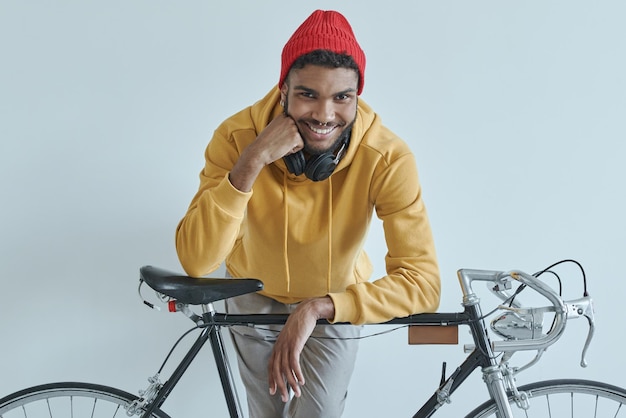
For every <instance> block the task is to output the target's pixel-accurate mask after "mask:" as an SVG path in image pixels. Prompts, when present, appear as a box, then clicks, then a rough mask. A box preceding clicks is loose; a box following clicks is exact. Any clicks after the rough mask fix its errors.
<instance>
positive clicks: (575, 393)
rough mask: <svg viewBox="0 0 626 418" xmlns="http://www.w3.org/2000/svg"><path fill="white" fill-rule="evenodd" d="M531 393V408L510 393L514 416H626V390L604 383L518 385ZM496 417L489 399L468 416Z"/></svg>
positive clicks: (564, 381)
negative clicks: (517, 401) (522, 407)
mask: <svg viewBox="0 0 626 418" xmlns="http://www.w3.org/2000/svg"><path fill="white" fill-rule="evenodd" d="M518 391H519V392H525V393H526V394H527V395H528V402H529V406H530V407H529V409H527V410H524V409H521V408H519V407H518V406H517V405H516V403H515V400H514V399H513V395H512V394H511V393H509V404H510V405H511V409H512V410H513V414H514V416H515V417H518V416H520V417H527V418H534V417H548V418H550V417H554V418H566V417H586V418H601V417H611V418H617V417H626V405H625V404H626V390H625V389H623V388H620V387H617V386H613V385H610V384H607V383H603V382H596V381H591V380H581V379H557V380H545V381H541V382H535V383H530V384H527V385H524V386H520V387H519V388H518ZM487 417H496V405H495V402H494V401H493V400H489V401H487V402H485V403H483V404H482V405H480V406H478V407H477V408H476V409H474V410H473V411H472V412H470V413H469V415H467V416H466V418H487Z"/></svg>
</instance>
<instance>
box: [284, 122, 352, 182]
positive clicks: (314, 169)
mask: <svg viewBox="0 0 626 418" xmlns="http://www.w3.org/2000/svg"><path fill="white" fill-rule="evenodd" d="M348 142H350V133H349V132H348V133H347V135H345V138H344V139H343V140H342V141H341V145H340V146H339V151H337V155H335V150H333V151H332V152H330V151H326V152H323V153H321V154H318V155H311V156H310V157H309V159H308V160H307V159H306V158H304V152H302V150H300V151H298V152H296V153H293V154H289V155H285V156H284V157H283V160H284V161H285V165H286V166H287V170H289V172H290V173H292V174H295V175H296V176H299V175H300V174H302V173H304V174H305V175H306V176H307V178H309V179H310V180H313V181H321V180H326V179H327V178H328V177H330V175H331V174H332V173H333V171H335V167H337V164H339V161H340V160H341V157H343V154H344V152H345V150H346V148H347V146H348Z"/></svg>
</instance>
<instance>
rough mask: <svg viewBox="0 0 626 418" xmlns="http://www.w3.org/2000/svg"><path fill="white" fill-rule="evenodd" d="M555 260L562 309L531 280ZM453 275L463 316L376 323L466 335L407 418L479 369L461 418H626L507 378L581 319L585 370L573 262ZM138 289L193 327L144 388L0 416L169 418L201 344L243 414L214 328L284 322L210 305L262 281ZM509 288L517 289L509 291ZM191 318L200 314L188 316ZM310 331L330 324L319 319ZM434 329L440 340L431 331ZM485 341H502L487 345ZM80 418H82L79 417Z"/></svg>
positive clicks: (597, 399)
mask: <svg viewBox="0 0 626 418" xmlns="http://www.w3.org/2000/svg"><path fill="white" fill-rule="evenodd" d="M564 262H573V263H575V264H576V265H577V266H578V267H580V271H581V272H582V278H583V283H584V291H583V297H582V298H579V299H575V300H570V301H565V300H563V299H562V297H561V291H559V292H556V291H555V290H553V289H552V288H551V287H550V286H548V285H547V284H546V283H545V282H543V281H542V280H540V279H539V277H540V276H542V275H543V274H546V273H552V274H553V275H554V276H556V277H557V279H558V280H559V285H560V286H559V287H561V281H560V278H559V277H558V275H557V274H556V273H555V272H554V271H553V270H552V269H553V268H554V267H555V266H557V265H559V264H562V263H564ZM457 275H458V278H459V283H460V286H461V290H462V293H463V302H462V304H463V306H464V310H463V312H454V313H444V312H437V313H424V314H417V315H411V316H408V317H405V318H396V319H393V320H391V321H388V322H385V323H384V324H395V325H399V326H408V327H409V335H414V336H417V338H422V337H423V335H427V336H430V337H429V338H430V339H428V340H427V341H425V342H426V343H438V342H444V343H449V342H450V336H451V335H454V332H455V331H456V328H457V327H458V326H459V325H463V326H468V327H469V328H470V331H471V334H472V337H473V340H474V344H473V346H469V347H466V351H467V352H469V355H468V356H467V358H466V359H465V360H464V361H463V362H462V364H461V365H459V366H458V367H457V368H456V369H455V371H454V372H453V373H452V374H451V375H450V376H448V377H446V367H445V365H446V363H445V362H444V367H443V371H442V376H441V383H440V386H439V387H438V389H437V390H436V391H435V392H434V393H433V395H432V396H431V397H430V398H429V399H428V400H427V401H426V402H425V403H424V405H423V406H422V407H421V408H420V409H419V410H418V411H417V412H416V413H415V415H414V418H426V417H431V416H432V415H433V414H434V413H435V412H436V411H438V410H439V409H440V408H441V407H442V406H444V405H445V404H446V403H449V402H450V397H451V395H452V394H453V393H454V392H455V390H456V389H457V388H458V387H459V386H461V385H462V384H463V382H464V381H465V379H466V378H467V377H469V375H470V374H471V373H472V372H473V371H474V370H476V369H478V368H480V369H481V370H482V374H483V380H484V382H485V385H486V387H487V390H488V393H489V395H490V399H488V400H487V401H485V402H484V403H482V404H480V405H479V406H477V407H476V408H474V409H473V410H471V412H469V413H468V414H467V417H472V418H485V417H499V418H512V417H515V416H519V415H516V414H515V413H520V414H523V416H525V417H535V418H536V417H540V416H541V417H544V416H549V417H559V418H562V417H565V416H574V411H575V412H576V413H577V414H581V415H580V416H586V417H590V416H593V417H609V416H610V417H619V416H626V406H623V405H624V403H625V402H626V390H625V389H623V388H620V387H617V386H614V385H610V384H606V383H602V382H598V381H590V380H581V379H559V380H546V381H540V382H535V383H530V384H526V385H522V386H518V385H517V382H516V375H517V374H518V373H520V372H521V371H523V370H526V369H528V368H529V367H532V366H534V365H535V364H536V363H537V362H538V361H539V360H540V359H541V356H542V354H543V353H544V352H545V350H546V349H547V348H548V347H549V346H551V345H553V344H554V343H555V342H556V341H557V340H558V339H559V338H560V337H561V336H562V334H563V332H564V330H565V325H566V322H567V320H569V319H575V318H581V317H585V318H586V319H587V321H588V324H589V332H588V334H587V338H586V341H585V343H584V346H583V350H582V355H581V366H583V367H586V365H587V364H586V360H585V356H586V352H587V349H588V348H589V345H590V342H591V339H592V337H593V334H594V330H595V320H594V313H593V302H592V299H591V297H590V296H589V295H588V293H587V280H586V277H585V272H584V270H583V268H582V266H581V265H580V264H579V263H578V262H576V261H574V260H563V261H561V262H559V263H555V264H553V265H552V266H550V267H548V268H546V269H544V270H542V271H540V272H538V273H535V274H532V275H530V274H527V273H524V272H522V271H516V270H513V271H508V272H502V271H491V270H471V269H461V270H459V271H458V272H457ZM474 282H486V283H487V284H488V285H489V286H490V287H489V290H490V291H491V292H492V293H493V294H494V295H496V296H497V297H498V298H499V299H500V300H501V301H502V303H500V304H499V305H498V306H497V307H496V308H495V309H493V310H492V311H490V312H489V313H487V314H483V313H482V311H481V304H480V299H479V298H478V296H477V295H476V293H475V292H474V290H473V288H472V284H473V283H474ZM144 283H145V284H147V285H148V286H149V287H150V288H152V289H153V290H154V291H156V293H157V295H158V296H159V298H160V299H161V300H162V301H163V302H164V303H167V305H168V308H169V310H170V311H175V312H181V313H183V314H184V315H186V316H187V317H188V318H189V319H191V320H192V321H193V322H194V324H195V325H194V327H193V328H192V329H191V330H189V331H187V332H185V333H184V334H183V336H182V337H180V338H179V340H178V341H177V342H176V343H175V344H174V347H173V348H172V349H171V351H170V352H169V353H168V355H167V356H166V358H165V361H164V362H163V365H162V366H161V368H160V369H159V371H158V372H157V373H156V374H155V375H154V376H152V377H150V378H149V379H148V380H149V385H148V387H147V388H146V389H145V390H143V391H140V392H139V395H133V394H130V393H128V392H125V391H123V390H120V389H116V388H112V387H108V386H103V385H96V384H90V383H76V382H64V383H52V384H46V385H39V386H34V387H31V388H28V389H24V390H21V391H18V392H15V393H13V394H11V395H8V396H6V397H4V398H3V399H0V417H1V418H13V417H18V416H19V417H25V418H41V417H44V416H45V417H53V418H54V417H57V416H64V417H68V416H71V417H77V418H82V417H85V416H90V417H101V416H106V417H116V416H121V415H127V416H133V415H139V416H141V417H153V418H168V417H169V415H168V414H167V413H166V412H165V411H163V410H162V409H161V407H162V406H163V403H164V402H165V400H166V399H167V397H168V395H169V394H170V393H171V391H172V390H173V389H174V387H175V386H176V384H177V383H178V381H179V380H180V378H181V377H182V376H183V374H184V373H185V371H186V370H187V369H188V367H189V366H190V365H191V363H192V361H193V360H194V358H195V357H196V356H197V354H198V353H199V352H200V350H201V349H202V347H203V346H204V345H205V343H206V342H207V341H208V342H210V345H211V347H212V351H213V356H214V358H215V362H216V365H217V370H218V374H219V377H220V380H221V384H222V388H223V391H224V396H225V400H226V403H227V407H228V411H229V414H230V416H231V417H241V416H243V414H242V410H241V406H240V404H239V400H238V398H237V394H236V391H235V385H234V378H233V374H232V371H231V368H230V363H229V362H228V359H227V357H226V350H225V345H224V340H223V336H222V328H224V327H231V326H234V325H239V326H241V325H244V326H257V327H259V326H267V325H281V324H284V323H285V321H286V319H287V315H265V314H256V315H229V314H224V313H219V312H216V310H215V308H214V303H215V302H217V301H220V300H223V299H227V298H230V297H234V296H238V295H243V294H246V293H251V292H257V291H259V290H261V289H262V288H263V283H262V282H261V281H259V280H256V279H232V278H230V279H220V278H200V279H198V278H191V277H188V276H184V275H179V274H176V273H173V272H170V271H167V270H164V269H160V268H157V267H152V266H144V267H142V268H141V269H140V285H139V293H140V296H141V287H142V285H143V284H144ZM514 284H515V285H516V286H517V287H516V288H515V289H513V285H514ZM526 289H532V290H534V291H535V292H536V293H537V294H539V295H541V296H542V297H543V298H545V299H547V300H548V301H549V303H550V304H549V305H547V306H540V307H528V308H525V307H523V305H522V304H521V302H520V301H519V295H520V293H521V292H522V291H524V290H526ZM142 299H143V303H145V304H146V305H148V306H150V307H152V308H154V307H155V305H154V304H153V303H151V302H149V301H147V300H145V299H144V298H143V297H142ZM195 307H198V308H197V309H196V308H195ZM197 310H201V312H199V313H197V312H196V311H197ZM546 314H547V315H552V324H551V326H550V328H549V329H548V330H547V331H546V332H544V330H543V322H544V315H546ZM491 316H495V318H494V319H493V320H492V321H491V325H490V326H489V327H488V326H487V325H486V323H485V321H486V319H487V318H488V317H491ZM319 323H320V324H326V325H328V326H332V324H328V322H326V321H323V320H322V321H320V322H319ZM424 327H428V328H424ZM194 330H199V335H198V336H197V338H196V341H195V342H194V343H193V345H192V346H191V348H190V349H189V351H188V352H187V354H186V355H185V356H184V357H183V359H182V360H181V362H180V364H179V365H178V366H177V367H176V368H175V369H174V371H173V372H172V374H171V375H170V377H169V379H167V380H166V381H165V382H164V383H162V382H161V380H160V373H161V371H162V370H163V367H164V366H165V363H167V361H168V359H169V357H170V355H171V354H172V351H173V350H174V349H175V348H176V347H177V345H178V343H179V342H180V341H181V340H182V339H183V338H184V337H185V336H187V335H188V334H189V333H191V332H192V331H194ZM421 330H428V331H431V332H421ZM437 330H440V331H443V333H437V332H436V331H437ZM489 330H491V333H490V332H489ZM413 331H415V332H413ZM432 331H434V334H433V333H432ZM450 331H452V332H450ZM491 334H494V335H495V336H497V337H499V338H501V340H493V341H492V336H491ZM433 335H434V336H433ZM452 339H454V338H453V337H452ZM421 342H422V343H423V342H424V341H421ZM532 351H536V354H535V357H534V358H533V359H532V360H530V361H529V362H528V363H526V364H525V365H523V366H521V367H514V366H511V364H510V361H511V358H512V357H513V355H514V354H515V353H517V352H532ZM496 353H499V354H496ZM514 412H515V413H514ZM83 413H84V415H81V414H83ZM620 414H622V415H620ZM577 416H578V415H577Z"/></svg>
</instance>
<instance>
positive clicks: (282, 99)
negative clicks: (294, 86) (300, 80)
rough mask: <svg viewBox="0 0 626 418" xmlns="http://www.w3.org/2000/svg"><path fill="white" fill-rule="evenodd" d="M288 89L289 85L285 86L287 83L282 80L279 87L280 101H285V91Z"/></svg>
mask: <svg viewBox="0 0 626 418" xmlns="http://www.w3.org/2000/svg"><path fill="white" fill-rule="evenodd" d="M288 91H289V87H287V83H286V82H284V83H283V85H282V87H281V88H280V102H281V103H285V102H286V101H287V92H288Z"/></svg>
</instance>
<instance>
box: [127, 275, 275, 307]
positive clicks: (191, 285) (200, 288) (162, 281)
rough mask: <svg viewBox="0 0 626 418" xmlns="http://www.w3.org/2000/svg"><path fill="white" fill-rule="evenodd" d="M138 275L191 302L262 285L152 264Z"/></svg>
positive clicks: (228, 295)
mask: <svg viewBox="0 0 626 418" xmlns="http://www.w3.org/2000/svg"><path fill="white" fill-rule="evenodd" d="M139 276H140V280H142V281H144V282H145V283H146V284H147V285H148V286H150V287H151V288H152V289H154V290H156V291H157V292H159V293H162V294H164V295H166V296H169V297H171V298H174V299H176V300H177V301H178V302H181V303H185V304H189V305H206V304H208V303H211V302H217V301H218V300H222V299H228V298H231V297H234V296H239V295H244V294H246V293H253V292H258V291H259V290H261V289H263V282H262V281H260V280H258V279H238V278H237V279H216V278H194V277H189V276H184V275H180V274H177V273H173V272H171V271H167V270H164V269H162V268H159V267H153V266H143V267H141V268H140V269H139Z"/></svg>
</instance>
